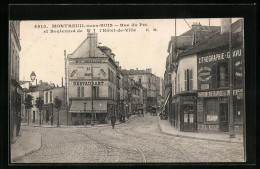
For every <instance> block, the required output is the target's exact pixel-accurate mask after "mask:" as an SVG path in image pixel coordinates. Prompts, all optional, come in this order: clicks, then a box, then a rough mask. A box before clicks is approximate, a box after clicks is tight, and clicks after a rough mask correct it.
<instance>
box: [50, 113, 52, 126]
mask: <svg viewBox="0 0 260 169" xmlns="http://www.w3.org/2000/svg"><path fill="white" fill-rule="evenodd" d="M50 121H51V125H53V116H52V115H50Z"/></svg>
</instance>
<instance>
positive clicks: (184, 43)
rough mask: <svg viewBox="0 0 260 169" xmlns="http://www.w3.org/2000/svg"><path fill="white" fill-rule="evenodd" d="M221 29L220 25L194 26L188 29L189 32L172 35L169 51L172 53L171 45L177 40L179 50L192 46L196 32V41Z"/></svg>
mask: <svg viewBox="0 0 260 169" xmlns="http://www.w3.org/2000/svg"><path fill="white" fill-rule="evenodd" d="M218 31H220V26H201V25H197V26H193V27H192V29H190V30H188V31H187V32H185V33H183V34H181V35H180V36H172V38H171V40H170V42H169V44H168V51H167V52H168V53H170V46H171V45H172V44H173V43H174V42H176V48H177V49H178V50H186V49H187V48H188V47H190V46H192V44H193V40H194V39H193V38H194V32H196V33H195V39H196V41H195V42H196V43H198V42H200V41H201V40H203V39H204V38H205V37H209V36H211V35H212V34H214V33H216V32H218Z"/></svg>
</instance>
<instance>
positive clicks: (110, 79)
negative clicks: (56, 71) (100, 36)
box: [66, 33, 118, 125]
mask: <svg viewBox="0 0 260 169" xmlns="http://www.w3.org/2000/svg"><path fill="white" fill-rule="evenodd" d="M111 52H112V51H111V49H109V48H108V47H105V46H100V47H99V46H97V34H96V33H89V34H88V37H87V38H86V39H85V40H84V41H83V42H82V44H81V45H80V46H79V47H78V48H77V49H76V50H75V51H74V52H73V53H72V54H70V55H68V56H67V59H66V62H67V64H66V65H67V78H66V79H67V93H68V95H67V101H68V103H69V105H68V106H69V117H70V119H69V121H71V124H73V125H79V124H84V123H85V124H87V123H90V122H91V121H93V120H94V121H95V122H97V123H105V122H106V118H107V117H109V116H111V115H117V85H116V82H117V69H118V66H117V65H116V63H115V60H114V54H113V53H111Z"/></svg>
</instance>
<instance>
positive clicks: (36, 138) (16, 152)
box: [11, 130, 42, 163]
mask: <svg viewBox="0 0 260 169" xmlns="http://www.w3.org/2000/svg"><path fill="white" fill-rule="evenodd" d="M21 133H22V134H21V136H19V138H18V139H17V140H16V141H15V143H13V144H11V162H12V163H13V162H15V161H17V160H19V159H20V158H22V157H25V156H27V155H29V154H31V153H33V152H36V151H38V150H39V149H41V146H42V138H41V135H40V134H38V133H35V132H30V131H25V130H22V131H21Z"/></svg>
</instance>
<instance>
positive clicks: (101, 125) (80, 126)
mask: <svg viewBox="0 0 260 169" xmlns="http://www.w3.org/2000/svg"><path fill="white" fill-rule="evenodd" d="M136 117H137V116H133V117H132V118H129V119H128V120H126V121H125V122H128V121H130V120H132V119H134V118H136ZM119 124H122V122H118V123H116V124H115V125H119ZM110 125H111V124H100V125H94V126H91V125H86V126H82V125H79V126H67V125H64V126H59V127H57V126H40V125H39V126H38V125H37V126H36V125H35V126H30V125H29V126H30V127H43V128H90V127H104V126H110ZM22 126H28V125H22Z"/></svg>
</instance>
